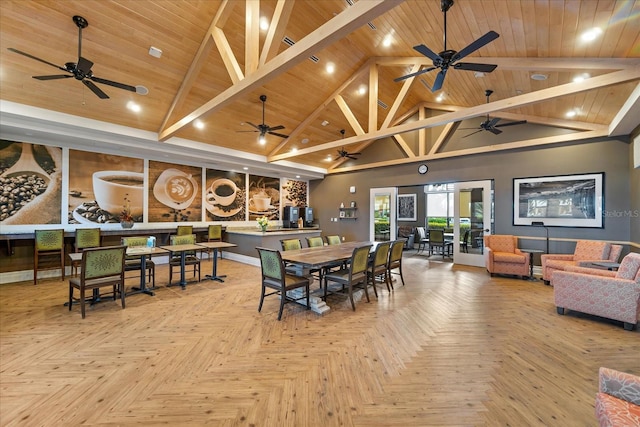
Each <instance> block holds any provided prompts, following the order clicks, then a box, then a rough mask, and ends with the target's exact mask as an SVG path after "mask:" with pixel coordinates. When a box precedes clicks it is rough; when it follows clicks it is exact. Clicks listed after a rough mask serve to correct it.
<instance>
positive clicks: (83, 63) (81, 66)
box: [76, 56, 93, 76]
mask: <svg viewBox="0 0 640 427" xmlns="http://www.w3.org/2000/svg"><path fill="white" fill-rule="evenodd" d="M91 67H93V62H91V61H89V60H88V59H87V58H83V57H82V56H81V57H80V58H78V64H77V65H76V68H77V69H78V71H80V72H82V74H84V75H85V76H86V75H88V74H89V73H90V72H91Z"/></svg>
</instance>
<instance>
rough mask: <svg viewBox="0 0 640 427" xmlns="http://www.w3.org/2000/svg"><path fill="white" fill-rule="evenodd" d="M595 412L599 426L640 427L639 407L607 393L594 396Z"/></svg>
mask: <svg viewBox="0 0 640 427" xmlns="http://www.w3.org/2000/svg"><path fill="white" fill-rule="evenodd" d="M595 412H596V418H597V419H598V423H599V425H600V426H612V427H614V426H638V425H640V406H638V405H634V404H633V403H630V402H627V401H626V400H622V399H618V398H617V397H613V396H611V395H608V394H607V393H598V394H596V411H595Z"/></svg>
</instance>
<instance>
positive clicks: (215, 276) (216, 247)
mask: <svg viewBox="0 0 640 427" xmlns="http://www.w3.org/2000/svg"><path fill="white" fill-rule="evenodd" d="M196 244H197V245H198V246H202V247H204V248H207V249H213V267H212V270H211V274H207V275H206V276H204V279H203V280H216V281H218V282H224V278H225V277H227V276H226V274H225V275H218V250H219V249H224V248H234V247H236V246H238V245H236V244H235V243H229V242H200V243H196Z"/></svg>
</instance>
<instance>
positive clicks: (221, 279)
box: [204, 248, 227, 282]
mask: <svg viewBox="0 0 640 427" xmlns="http://www.w3.org/2000/svg"><path fill="white" fill-rule="evenodd" d="M225 277H227V276H226V274H225V275H221V276H218V248H213V267H212V271H211V274H210V275H209V274H207V275H206V276H204V278H205V280H217V281H218V282H224V278H225Z"/></svg>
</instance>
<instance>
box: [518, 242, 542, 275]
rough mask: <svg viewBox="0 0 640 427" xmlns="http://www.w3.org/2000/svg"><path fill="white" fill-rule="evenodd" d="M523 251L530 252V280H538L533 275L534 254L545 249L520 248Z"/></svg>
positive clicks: (540, 252)
mask: <svg viewBox="0 0 640 427" xmlns="http://www.w3.org/2000/svg"><path fill="white" fill-rule="evenodd" d="M520 251H521V252H525V253H528V254H529V279H528V280H538V279H536V278H535V277H533V254H543V253H544V251H543V250H540V249H522V248H521V249H520Z"/></svg>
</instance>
